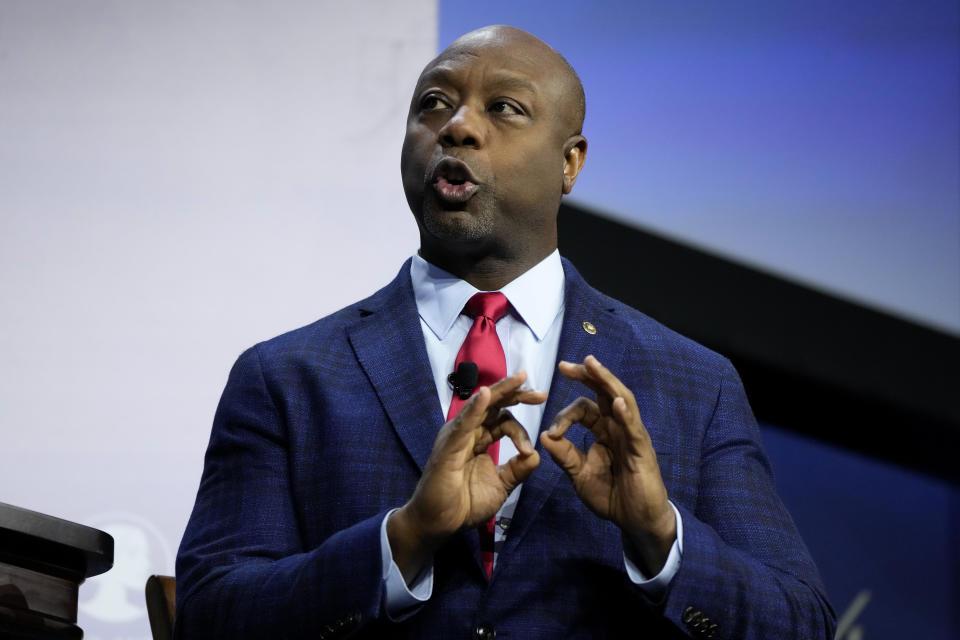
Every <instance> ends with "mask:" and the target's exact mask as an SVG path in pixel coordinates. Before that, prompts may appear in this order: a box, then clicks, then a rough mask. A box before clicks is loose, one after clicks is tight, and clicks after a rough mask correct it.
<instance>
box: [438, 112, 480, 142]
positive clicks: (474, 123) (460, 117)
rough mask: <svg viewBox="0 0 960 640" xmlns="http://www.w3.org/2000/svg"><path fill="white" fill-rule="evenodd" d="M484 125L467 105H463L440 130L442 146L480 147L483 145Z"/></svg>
mask: <svg viewBox="0 0 960 640" xmlns="http://www.w3.org/2000/svg"><path fill="white" fill-rule="evenodd" d="M482 129H483V123H482V122H481V118H480V117H479V116H478V114H477V113H476V110H475V109H471V108H470V107H468V106H467V105H461V106H460V107H459V108H458V109H457V110H456V111H455V112H454V113H453V115H452V116H451V117H450V119H449V120H447V122H446V124H444V125H443V127H441V128H440V131H439V135H440V144H441V145H443V146H445V147H479V146H480V145H482V144H483V131H482Z"/></svg>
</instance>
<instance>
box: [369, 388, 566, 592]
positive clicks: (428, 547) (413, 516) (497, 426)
mask: <svg viewBox="0 0 960 640" xmlns="http://www.w3.org/2000/svg"><path fill="white" fill-rule="evenodd" d="M526 379H527V376H526V373H524V372H523V371H519V372H517V373H516V374H514V375H512V376H508V377H506V378H504V379H503V380H500V381H499V382H497V383H496V384H493V385H491V386H490V387H480V388H479V389H478V390H477V392H476V393H475V394H474V395H473V397H471V398H470V399H469V400H468V401H467V402H466V403H465V404H464V405H463V407H462V408H461V409H460V412H459V413H458V414H457V416H456V417H455V418H453V419H452V420H450V421H449V422H447V423H446V424H445V425H443V427H442V428H441V429H440V432H439V433H438V434H437V438H436V440H435V441H434V444H433V451H431V453H430V458H429V459H428V460H427V463H426V465H425V466H424V469H423V475H422V476H421V477H420V481H419V482H418V483H417V488H416V489H415V490H414V492H413V496H412V497H411V498H410V500H408V501H407V503H406V504H405V505H403V506H402V507H401V508H400V509H398V510H397V511H396V512H395V513H393V514H392V515H391V516H390V519H389V520H388V521H387V537H388V539H389V541H390V548H391V550H392V551H393V557H394V560H395V561H396V563H397V566H398V567H399V568H400V572H401V573H402V574H403V577H404V579H406V580H407V581H408V582H409V581H410V580H411V579H412V578H413V577H415V576H416V575H417V574H418V573H419V572H420V570H421V569H422V568H423V567H424V566H425V565H426V564H428V563H429V561H430V558H431V557H432V555H433V553H434V551H435V550H436V549H437V548H438V547H439V546H440V544H442V542H443V541H444V540H445V539H446V538H447V537H448V536H450V535H452V534H453V533H456V532H457V531H459V530H460V529H463V528H465V527H471V526H476V525H479V524H480V523H482V522H485V521H487V520H489V519H490V518H491V517H492V516H493V515H494V514H495V513H496V512H497V510H498V509H499V508H500V506H501V505H502V504H503V503H504V501H505V500H506V499H507V496H508V495H509V494H510V492H511V491H513V489H514V488H515V487H516V486H517V485H518V484H520V483H521V482H523V481H524V480H526V479H527V478H528V477H529V476H530V474H531V473H532V472H533V470H534V469H535V468H536V467H537V465H538V464H539V463H540V456H539V454H538V453H537V452H536V451H535V450H534V448H533V445H532V444H531V443H530V439H529V438H528V437H527V432H526V431H525V430H524V428H523V427H522V426H521V425H520V423H518V422H517V421H516V420H515V419H514V418H513V416H512V415H511V414H510V412H509V411H507V410H506V409H505V407H509V406H512V405H515V404H519V403H523V404H540V403H542V402H544V401H545V400H546V399H547V394H546V393H545V392H543V391H531V390H529V389H521V388H520V387H521V386H522V385H523V383H524V382H525V381H526ZM502 436H507V437H509V438H510V439H511V440H512V441H513V443H514V445H516V447H517V451H518V453H517V455H516V456H514V457H513V458H511V459H510V460H508V461H507V462H506V463H504V464H502V465H500V466H499V467H498V466H497V465H495V464H493V459H492V458H491V457H490V456H489V455H487V453H486V451H487V447H488V446H490V444H491V443H493V442H495V441H497V440H499V439H500V438H501V437H502Z"/></svg>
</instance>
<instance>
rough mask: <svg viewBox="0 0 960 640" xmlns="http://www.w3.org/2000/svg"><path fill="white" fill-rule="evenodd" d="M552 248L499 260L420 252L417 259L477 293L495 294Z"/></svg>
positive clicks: (497, 258) (546, 254) (487, 257)
mask: <svg viewBox="0 0 960 640" xmlns="http://www.w3.org/2000/svg"><path fill="white" fill-rule="evenodd" d="M555 249H556V247H553V248H550V249H549V250H546V251H545V252H542V255H541V252H537V253H530V254H529V255H524V256H514V257H510V258H503V257H498V256H490V255H487V256H483V257H480V258H476V257H473V256H467V255H455V256H450V255H439V256H438V255H434V254H432V253H427V252H425V251H424V250H423V249H422V248H421V249H420V256H421V257H422V258H423V259H424V260H426V261H427V262H429V263H431V264H433V265H436V266H438V267H440V268H441V269H443V270H444V271H446V272H448V273H452V274H453V275H455V276H457V277H458V278H460V279H461V280H465V281H467V282H469V283H470V284H471V285H473V286H474V287H476V288H477V289H479V290H480V291H499V290H500V289H502V288H503V287H505V286H506V285H508V284H510V283H511V282H513V281H514V280H516V279H517V278H519V277H520V276H522V275H523V274H524V273H526V272H527V271H528V270H530V269H531V268H532V267H534V266H536V265H537V264H538V263H539V262H540V261H541V260H543V259H544V258H546V257H547V256H548V255H550V254H551V253H552V252H553V251H554V250H555Z"/></svg>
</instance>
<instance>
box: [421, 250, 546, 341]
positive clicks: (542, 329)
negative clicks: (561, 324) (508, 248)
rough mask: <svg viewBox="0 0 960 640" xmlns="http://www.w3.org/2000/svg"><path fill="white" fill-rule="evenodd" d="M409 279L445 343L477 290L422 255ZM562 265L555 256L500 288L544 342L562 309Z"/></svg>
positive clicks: (432, 327) (428, 319)
mask: <svg viewBox="0 0 960 640" xmlns="http://www.w3.org/2000/svg"><path fill="white" fill-rule="evenodd" d="M410 279H411V281H412V283H413V295H414V298H415V299H416V302H417V311H418V312H419V313H420V317H421V318H422V319H423V321H424V322H425V323H426V324H427V326H428V327H430V330H431V331H433V333H434V334H435V335H436V336H437V338H439V339H440V340H443V339H444V337H446V335H447V332H448V331H450V328H451V327H453V323H454V322H456V321H457V318H458V317H459V316H460V312H461V311H463V306H464V305H465V304H466V303H467V300H469V299H470V298H471V297H472V296H473V294H475V293H477V292H478V291H479V289H476V288H474V287H473V285H471V284H470V283H468V282H466V281H465V280H461V279H460V278H458V277H456V276H455V275H453V274H451V273H448V272H446V271H444V270H443V269H441V268H440V267H437V266H435V265H432V264H430V263H429V262H427V261H426V260H424V259H423V258H421V257H420V256H419V255H414V256H413V260H412V261H411V263H410ZM563 285H564V275H563V265H562V264H561V262H560V252H559V251H557V250H556V249H554V251H553V253H551V254H550V255H548V256H547V257H546V258H544V259H543V260H541V261H540V262H538V263H537V264H536V265H534V266H533V267H531V268H530V269H528V270H527V271H526V272H524V273H523V274H522V275H520V276H519V277H518V278H516V279H514V280H513V281H512V282H510V283H509V284H507V285H506V286H505V287H503V288H502V289H500V292H501V293H503V295H505V296H507V300H509V301H510V304H511V305H512V307H513V309H514V311H515V312H516V313H517V315H519V316H520V319H521V320H523V322H524V323H525V324H526V325H527V326H528V327H530V330H531V331H532V332H533V335H534V336H535V337H536V339H537V340H538V341H540V340H543V338H544V336H546V335H547V331H548V330H549V329H550V326H551V325H552V324H553V320H554V318H556V317H557V314H558V313H560V311H561V310H562V309H563Z"/></svg>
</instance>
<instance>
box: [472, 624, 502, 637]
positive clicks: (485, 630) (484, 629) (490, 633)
mask: <svg viewBox="0 0 960 640" xmlns="http://www.w3.org/2000/svg"><path fill="white" fill-rule="evenodd" d="M473 637H474V638H476V639H477V640H493V639H494V638H496V637H497V632H496V631H494V629H493V627H491V626H490V625H488V624H478V625H477V628H476V629H474V630H473Z"/></svg>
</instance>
